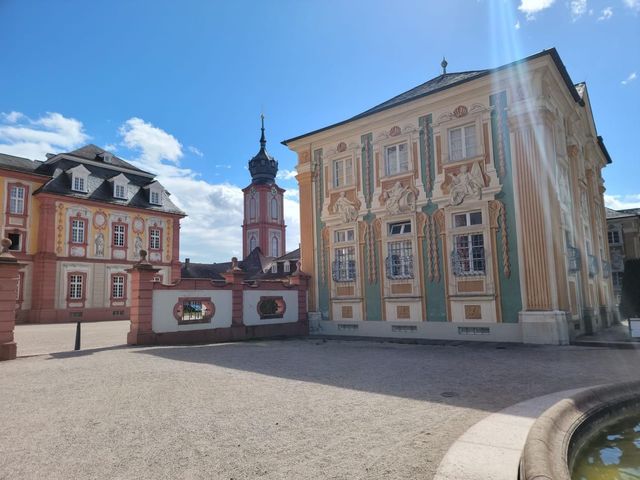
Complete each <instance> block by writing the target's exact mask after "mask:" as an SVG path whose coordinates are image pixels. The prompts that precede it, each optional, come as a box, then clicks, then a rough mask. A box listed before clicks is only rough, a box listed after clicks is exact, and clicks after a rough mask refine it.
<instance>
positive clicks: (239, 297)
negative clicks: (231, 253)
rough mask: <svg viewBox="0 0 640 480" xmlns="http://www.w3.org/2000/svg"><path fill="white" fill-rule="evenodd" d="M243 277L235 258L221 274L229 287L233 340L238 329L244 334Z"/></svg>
mask: <svg viewBox="0 0 640 480" xmlns="http://www.w3.org/2000/svg"><path fill="white" fill-rule="evenodd" d="M244 275H245V273H244V272H243V271H242V269H240V267H238V259H237V258H236V257H233V258H232V259H231V268H230V269H229V270H227V271H226V272H224V273H223V274H222V277H223V278H224V280H225V281H226V282H227V284H228V285H231V298H232V307H231V331H232V332H233V333H232V336H233V337H234V339H236V334H237V333H238V332H239V330H238V327H240V328H241V329H242V332H244V322H243V315H244V310H243V305H244V298H243V293H244V286H243V284H242V282H243V281H244ZM242 335H244V333H242Z"/></svg>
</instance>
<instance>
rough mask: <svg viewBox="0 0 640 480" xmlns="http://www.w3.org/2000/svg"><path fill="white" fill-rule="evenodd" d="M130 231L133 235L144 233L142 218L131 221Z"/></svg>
mask: <svg viewBox="0 0 640 480" xmlns="http://www.w3.org/2000/svg"><path fill="white" fill-rule="evenodd" d="M131 229H132V230H133V233H142V232H144V220H143V219H142V217H136V218H134V219H133V224H132V226H131Z"/></svg>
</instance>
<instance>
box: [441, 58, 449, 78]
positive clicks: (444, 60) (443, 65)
mask: <svg viewBox="0 0 640 480" xmlns="http://www.w3.org/2000/svg"><path fill="white" fill-rule="evenodd" d="M447 65H449V62H447V59H446V58H444V57H442V62H440V66H441V67H442V74H443V75H444V74H445V73H447Z"/></svg>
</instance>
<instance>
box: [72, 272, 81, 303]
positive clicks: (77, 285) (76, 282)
mask: <svg viewBox="0 0 640 480" xmlns="http://www.w3.org/2000/svg"><path fill="white" fill-rule="evenodd" d="M83 291H84V275H81V274H73V273H72V274H71V275H69V299H70V300H82V298H83V297H82V292H83Z"/></svg>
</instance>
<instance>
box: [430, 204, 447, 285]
mask: <svg viewBox="0 0 640 480" xmlns="http://www.w3.org/2000/svg"><path fill="white" fill-rule="evenodd" d="M432 218H433V222H432V229H431V231H432V232H433V233H432V235H431V239H432V242H433V260H434V261H433V263H432V265H433V275H434V279H435V281H436V282H439V281H440V264H439V262H438V259H439V258H440V254H439V248H438V235H440V236H441V237H442V238H443V245H444V236H445V234H446V232H445V229H444V210H442V209H441V208H440V209H438V210H436V211H435V212H434V213H433V215H432ZM434 227H435V228H434ZM436 229H437V231H436Z"/></svg>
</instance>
